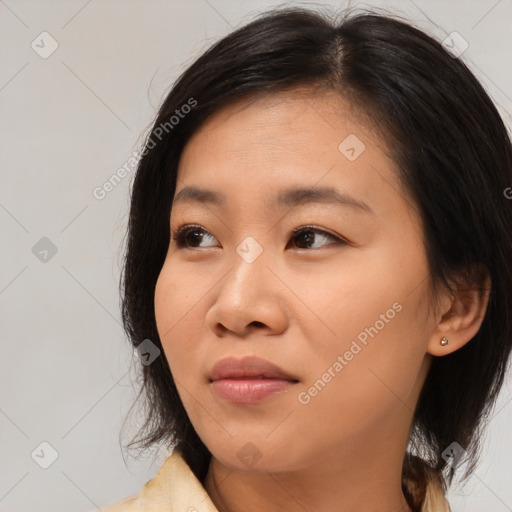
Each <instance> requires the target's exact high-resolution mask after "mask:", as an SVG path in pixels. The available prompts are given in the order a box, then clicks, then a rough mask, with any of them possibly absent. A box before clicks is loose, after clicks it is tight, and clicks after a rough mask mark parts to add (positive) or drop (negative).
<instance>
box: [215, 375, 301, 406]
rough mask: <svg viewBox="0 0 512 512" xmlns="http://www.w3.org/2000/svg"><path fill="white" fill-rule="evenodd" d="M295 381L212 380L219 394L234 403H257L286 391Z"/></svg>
mask: <svg viewBox="0 0 512 512" xmlns="http://www.w3.org/2000/svg"><path fill="white" fill-rule="evenodd" d="M293 384H294V382H292V381H289V380H284V379H220V380H215V381H213V382H212V385H213V389H215V391H216V392H217V394H218V395H219V396H220V397H221V398H224V399H225V400H227V401H228V402H231V403H234V404H245V405H249V404H257V403H259V402H261V401H263V400H265V399H266V398H269V397H270V396H272V395H275V394H276V393H282V392H283V391H286V390H287V389H288V388H289V387H290V386H292V385H293Z"/></svg>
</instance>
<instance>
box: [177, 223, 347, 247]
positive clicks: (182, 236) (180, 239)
mask: <svg viewBox="0 0 512 512" xmlns="http://www.w3.org/2000/svg"><path fill="white" fill-rule="evenodd" d="M192 231H198V232H201V233H203V234H204V233H207V234H211V233H209V232H208V231H207V230H206V229H203V228H202V227H201V226H199V225H197V224H185V225H183V226H179V227H178V228H177V229H176V230H175V231H173V233H172V239H173V240H174V241H175V242H176V245H177V246H178V248H179V249H183V248H185V249H201V247H190V246H189V245H188V244H187V242H186V236H187V235H188V234H189V233H190V232H192ZM308 231H309V232H313V233H316V234H320V235H326V236H328V237H331V238H332V239H334V240H335V241H336V242H337V243H339V244H342V245H347V244H348V242H347V241H346V240H344V239H342V238H340V237H339V236H336V235H333V234H332V233H329V232H328V231H325V230H323V229H319V228H317V227H315V226H300V227H298V228H295V229H294V230H293V231H292V232H291V233H289V235H288V238H294V237H296V236H298V235H300V234H301V233H303V232H308ZM212 237H213V235H212ZM213 238H215V237H213ZM302 250H308V249H302Z"/></svg>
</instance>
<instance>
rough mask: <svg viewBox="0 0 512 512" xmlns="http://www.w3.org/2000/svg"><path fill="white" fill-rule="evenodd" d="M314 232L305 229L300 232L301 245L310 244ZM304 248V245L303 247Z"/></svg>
mask: <svg viewBox="0 0 512 512" xmlns="http://www.w3.org/2000/svg"><path fill="white" fill-rule="evenodd" d="M314 236H315V235H314V233H313V232H312V231H303V232H302V233H300V234H299V245H301V244H302V245H309V244H310V243H312V242H313V238H314ZM301 248H303V247H301Z"/></svg>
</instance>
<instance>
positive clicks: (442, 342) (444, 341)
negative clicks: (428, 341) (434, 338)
mask: <svg viewBox="0 0 512 512" xmlns="http://www.w3.org/2000/svg"><path fill="white" fill-rule="evenodd" d="M441 345H442V346H443V347H444V346H445V345H448V338H446V337H445V336H443V337H442V338H441Z"/></svg>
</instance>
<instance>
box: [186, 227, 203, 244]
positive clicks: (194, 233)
mask: <svg viewBox="0 0 512 512" xmlns="http://www.w3.org/2000/svg"><path fill="white" fill-rule="evenodd" d="M188 236H189V242H190V241H191V238H190V237H191V236H192V243H191V245H194V242H196V243H198V244H199V243H201V233H200V232H199V231H198V230H197V229H196V230H195V231H189V232H188ZM194 238H195V240H194Z"/></svg>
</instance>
